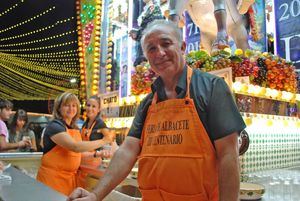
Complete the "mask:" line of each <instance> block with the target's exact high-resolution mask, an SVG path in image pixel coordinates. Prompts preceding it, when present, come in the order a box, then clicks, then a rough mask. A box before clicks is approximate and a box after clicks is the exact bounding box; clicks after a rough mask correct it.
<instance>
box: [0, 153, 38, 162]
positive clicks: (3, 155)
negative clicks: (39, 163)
mask: <svg viewBox="0 0 300 201" xmlns="http://www.w3.org/2000/svg"><path fill="white" fill-rule="evenodd" d="M42 155H43V152H12V153H7V152H6V153H0V160H6V159H13V158H22V159H25V158H41V157H42Z"/></svg>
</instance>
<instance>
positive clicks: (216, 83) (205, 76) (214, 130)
mask: <svg viewBox="0 0 300 201" xmlns="http://www.w3.org/2000/svg"><path fill="white" fill-rule="evenodd" d="M186 75H187V67H185V68H184V71H183V73H182V75H181V77H180V78H179V81H178V84H177V86H176V89H175V90H176V92H177V98H184V97H185V94H186V87H187V83H186ZM151 88H152V92H151V93H150V94H148V95H147V96H146V97H145V98H144V99H143V101H142V102H141V103H140V105H139V107H138V109H137V112H136V115H135V117H134V120H133V123H132V126H131V128H130V130H129V133H128V136H132V137H136V138H141V133H142V130H143V125H144V121H145V119H146V115H147V111H148V108H149V106H150V104H151V102H152V99H153V94H154V93H155V92H157V95H158V101H164V100H167V95H166V92H165V90H164V83H163V80H162V79H161V78H160V77H158V78H157V79H156V80H155V82H154V83H153V84H152V86H151ZM190 96H191V98H192V99H193V100H194V103H195V107H196V110H197V112H198V115H199V117H200V120H201V121H202V124H203V125H204V127H205V129H206V131H207V133H208V135H209V138H210V139H211V141H212V142H213V141H215V140H217V139H220V138H223V137H225V136H227V135H230V134H232V133H233V132H238V133H240V132H241V131H242V130H244V129H245V127H246V125H245V123H244V121H243V119H242V117H241V115H240V112H239V111H238V109H237V107H236V104H235V101H234V99H233V96H232V93H231V91H230V89H229V88H228V86H227V84H226V82H225V81H224V80H223V79H222V78H220V77H217V76H215V75H212V74H209V73H205V72H202V71H200V70H199V69H193V75H192V79H191V84H190Z"/></svg>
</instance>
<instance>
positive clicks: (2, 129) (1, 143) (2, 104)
mask: <svg viewBox="0 0 300 201" xmlns="http://www.w3.org/2000/svg"><path fill="white" fill-rule="evenodd" d="M12 108H13V104H12V103H11V102H10V101H8V100H2V99H0V152H1V151H7V150H11V149H18V148H24V147H27V146H30V141H29V140H27V139H23V140H21V141H19V142H16V143H9V142H8V139H9V134H8V130H7V127H6V124H5V123H4V121H7V120H8V119H9V117H10V115H11V110H12Z"/></svg>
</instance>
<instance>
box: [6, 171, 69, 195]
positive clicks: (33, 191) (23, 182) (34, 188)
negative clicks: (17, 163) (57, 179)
mask: <svg viewBox="0 0 300 201" xmlns="http://www.w3.org/2000/svg"><path fill="white" fill-rule="evenodd" d="M4 174H7V175H9V176H11V177H12V181H11V182H3V183H1V182H0V200H1V199H2V200H4V201H65V200H66V196H64V195H63V194H61V193H58V192H57V191H54V190H52V189H51V188H49V187H47V186H45V185H44V184H42V183H40V182H38V181H36V180H35V179H33V178H31V177H29V176H27V175H25V174H23V173H21V172H20V171H19V170H17V169H16V168H14V167H10V168H8V169H7V170H6V171H4Z"/></svg>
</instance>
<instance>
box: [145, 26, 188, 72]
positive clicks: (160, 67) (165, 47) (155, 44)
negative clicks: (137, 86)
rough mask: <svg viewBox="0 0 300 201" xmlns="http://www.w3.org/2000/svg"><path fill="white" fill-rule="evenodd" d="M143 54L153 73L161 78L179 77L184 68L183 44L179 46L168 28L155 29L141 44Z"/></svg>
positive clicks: (172, 32)
mask: <svg viewBox="0 0 300 201" xmlns="http://www.w3.org/2000/svg"><path fill="white" fill-rule="evenodd" d="M143 47H144V54H145V56H146V57H147V59H148V61H149V63H150V65H151V68H152V69H153V71H154V72H155V73H156V74H158V75H159V76H161V77H162V78H164V77H166V76H167V77H170V76H176V75H179V74H180V73H181V72H182V69H183V66H184V58H183V54H184V50H185V44H184V43H182V45H181V46H180V45H179V41H178V40H177V38H176V37H175V33H174V31H172V30H171V28H169V27H156V28H155V29H153V30H152V31H151V33H149V34H148V35H147V36H146V37H145V39H144V43H143Z"/></svg>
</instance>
